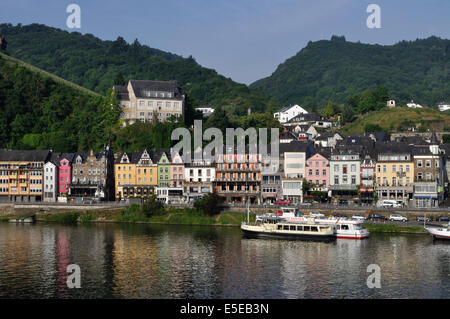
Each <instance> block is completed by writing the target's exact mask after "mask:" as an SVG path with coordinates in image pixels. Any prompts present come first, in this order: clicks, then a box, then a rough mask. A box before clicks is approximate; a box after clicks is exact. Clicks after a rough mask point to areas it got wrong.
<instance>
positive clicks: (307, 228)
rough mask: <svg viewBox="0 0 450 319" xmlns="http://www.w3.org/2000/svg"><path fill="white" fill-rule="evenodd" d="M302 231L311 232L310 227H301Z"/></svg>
mask: <svg viewBox="0 0 450 319" xmlns="http://www.w3.org/2000/svg"><path fill="white" fill-rule="evenodd" d="M303 230H304V231H310V230H311V227H310V226H303Z"/></svg>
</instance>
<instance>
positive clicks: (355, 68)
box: [250, 36, 450, 109]
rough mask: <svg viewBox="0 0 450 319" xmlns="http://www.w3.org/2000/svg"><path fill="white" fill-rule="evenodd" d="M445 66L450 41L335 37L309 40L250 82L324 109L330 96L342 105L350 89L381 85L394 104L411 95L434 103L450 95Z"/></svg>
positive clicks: (447, 65)
mask: <svg viewBox="0 0 450 319" xmlns="http://www.w3.org/2000/svg"><path fill="white" fill-rule="evenodd" d="M449 69H450V40H446V39H440V38H437V37H430V38H428V39H423V40H416V41H402V42H399V43H397V44H395V45H376V44H375V45H372V44H363V43H360V42H357V43H352V42H347V41H345V38H344V37H336V36H333V37H332V39H331V40H322V41H317V42H310V43H308V45H307V46H306V47H305V48H304V49H302V50H301V51H300V52H298V53H297V54H296V55H295V56H293V57H291V58H289V59H287V60H286V61H285V62H283V63H282V64H280V65H279V66H278V67H277V69H276V70H275V72H274V73H273V74H272V75H271V76H269V77H267V78H264V79H261V80H259V81H256V82H255V83H253V84H251V85H250V87H251V88H255V89H260V90H262V91H264V92H267V93H270V94H271V96H272V97H274V98H276V99H277V100H279V101H280V102H281V103H284V104H300V105H302V106H305V107H308V108H313V107H316V108H317V109H323V108H325V106H326V105H327V103H328V101H334V102H336V103H339V104H343V103H346V102H347V100H348V99H349V98H351V97H352V96H353V95H354V94H357V93H359V92H364V91H365V90H374V89H375V88H376V86H377V85H384V86H386V87H388V88H389V90H390V92H391V94H392V96H390V97H392V98H395V99H396V101H397V105H399V104H400V105H406V103H407V102H409V101H411V100H414V101H416V102H418V103H420V104H426V105H429V106H430V107H436V105H437V104H438V103H439V102H442V101H446V100H448V99H450V73H449ZM369 99H370V97H368V98H367V99H366V100H367V101H368V100H369Z"/></svg>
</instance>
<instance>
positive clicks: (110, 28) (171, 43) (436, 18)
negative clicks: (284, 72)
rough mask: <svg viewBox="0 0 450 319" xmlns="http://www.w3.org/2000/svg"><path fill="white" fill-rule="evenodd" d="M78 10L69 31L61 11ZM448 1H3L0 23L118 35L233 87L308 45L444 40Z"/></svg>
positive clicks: (449, 25)
mask: <svg viewBox="0 0 450 319" xmlns="http://www.w3.org/2000/svg"><path fill="white" fill-rule="evenodd" d="M72 3H75V4H77V5H79V7H80V9H81V28H80V29H70V28H69V27H68V26H67V24H66V21H67V18H68V16H69V15H70V13H67V12H66V9H67V7H68V6H69V5H70V4H72ZM369 4H377V5H378V6H379V8H380V18H381V28H368V27H367V23H366V21H367V19H368V17H369V16H370V15H371V14H372V13H373V12H369V13H368V12H367V7H368V6H369ZM449 16H450V0H427V1H423V0H371V1H365V0H127V1H124V0H109V1H105V0H70V1H65V0H1V1H0V23H12V24H14V25H16V24H18V23H21V24H22V25H27V24H31V23H40V24H45V25H48V26H52V27H56V28H60V29H64V30H67V31H77V32H81V33H83V34H86V33H90V34H93V35H94V36H96V37H98V38H100V39H103V40H115V39H116V38H117V37H118V36H122V37H123V38H124V39H125V40H126V41H127V42H132V41H134V39H138V40H139V42H140V43H141V44H144V45H148V46H150V47H152V48H157V49H160V50H163V51H167V52H171V53H175V54H178V55H181V56H183V57H188V56H190V55H192V56H193V57H194V58H195V60H196V61H197V62H198V63H199V64H201V65H202V66H204V67H208V68H213V69H215V70H216V71H217V72H218V73H220V74H222V75H224V76H226V77H230V78H232V79H233V80H234V81H236V82H240V83H245V84H251V83H252V82H254V81H256V80H259V79H261V78H263V77H267V76H270V75H271V74H272V73H273V72H274V71H275V69H276V67H277V66H278V65H279V64H280V63H282V62H284V61H285V60H286V59H288V58H289V57H291V56H293V55H295V54H297V53H298V52H299V51H300V50H301V49H302V48H304V47H305V46H306V45H307V44H308V42H309V41H317V40H322V39H325V40H328V39H330V38H331V36H332V35H339V36H341V35H344V36H345V37H346V40H347V41H352V42H357V41H361V42H363V43H378V44H385V45H389V44H394V43H397V42H399V41H402V40H415V39H417V38H426V37H429V36H431V35H435V36H438V37H441V38H447V39H449V38H450V18H449Z"/></svg>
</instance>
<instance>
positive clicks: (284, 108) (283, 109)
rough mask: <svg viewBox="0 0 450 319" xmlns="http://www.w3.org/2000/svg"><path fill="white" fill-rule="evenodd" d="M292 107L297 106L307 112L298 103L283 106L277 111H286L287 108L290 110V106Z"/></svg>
mask: <svg viewBox="0 0 450 319" xmlns="http://www.w3.org/2000/svg"><path fill="white" fill-rule="evenodd" d="M294 107H299V108H301V109H302V110H304V111H305V112H307V111H306V110H305V109H304V108H303V107H301V106H300V105H298V104H295V105H289V106H285V107H283V108H281V109H280V110H279V111H278V112H277V113H281V112H286V111H288V110H290V109H291V108H294Z"/></svg>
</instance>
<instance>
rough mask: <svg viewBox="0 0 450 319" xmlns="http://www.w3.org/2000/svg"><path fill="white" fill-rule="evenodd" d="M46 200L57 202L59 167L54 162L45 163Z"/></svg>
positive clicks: (44, 191)
mask: <svg viewBox="0 0 450 319" xmlns="http://www.w3.org/2000/svg"><path fill="white" fill-rule="evenodd" d="M43 187H44V190H43V193H44V202H56V197H57V192H58V167H57V166H56V165H55V164H54V163H52V162H47V163H45V164H44V186H43Z"/></svg>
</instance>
